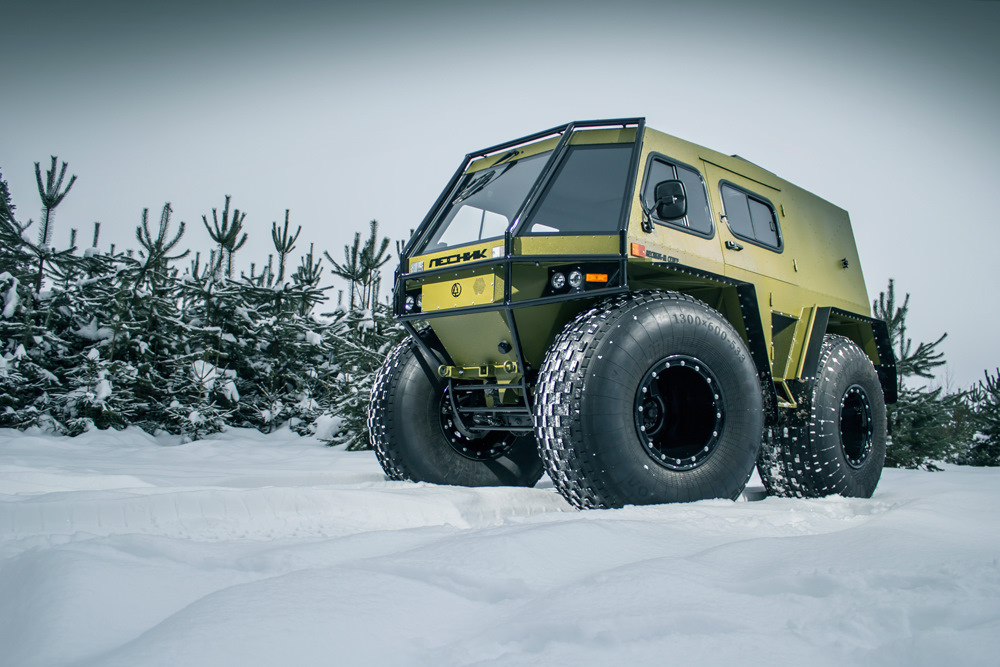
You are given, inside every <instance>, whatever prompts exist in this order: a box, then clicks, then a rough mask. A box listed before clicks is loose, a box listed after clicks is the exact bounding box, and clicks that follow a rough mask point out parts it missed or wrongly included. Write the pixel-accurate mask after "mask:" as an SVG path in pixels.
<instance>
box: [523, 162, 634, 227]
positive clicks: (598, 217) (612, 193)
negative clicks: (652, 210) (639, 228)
mask: <svg viewBox="0 0 1000 667" xmlns="http://www.w3.org/2000/svg"><path fill="white" fill-rule="evenodd" d="M631 162H632V144H595V145H579V146H570V147H569V150H568V151H567V153H566V157H565V158H563V160H562V162H561V164H560V165H559V169H558V170H557V171H556V174H555V177H554V178H553V179H552V181H551V182H550V183H549V185H548V186H547V187H546V189H545V192H544V193H542V196H541V199H540V201H539V203H538V206H535V207H534V211H533V212H532V213H531V217H530V218H529V219H528V222H527V223H526V224H525V230H524V231H523V232H520V233H523V234H554V233H561V234H601V233H604V234H606V233H608V232H614V231H617V230H618V222H619V220H620V219H621V216H622V206H623V205H624V202H625V186H626V184H627V183H628V176H629V166H630V164H631Z"/></svg>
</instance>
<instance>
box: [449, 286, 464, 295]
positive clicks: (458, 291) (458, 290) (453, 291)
mask: <svg viewBox="0 0 1000 667" xmlns="http://www.w3.org/2000/svg"><path fill="white" fill-rule="evenodd" d="M461 293H462V285H461V284H460V283H455V284H454V285H452V286H451V295H452V296H454V297H457V296H458V295H459V294H461Z"/></svg>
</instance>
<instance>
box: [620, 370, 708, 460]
mask: <svg viewBox="0 0 1000 667" xmlns="http://www.w3.org/2000/svg"><path fill="white" fill-rule="evenodd" d="M725 418H726V414H725V400H724V396H723V394H722V387H721V386H720V385H719V381H718V379H717V378H716V377H715V374H714V373H713V372H712V369H710V368H709V367H708V366H706V365H705V363H704V362H702V361H700V360H698V359H696V358H695V357H689V356H686V355H672V356H669V357H666V358H665V359H662V360H660V361H659V362H657V363H656V364H655V365H654V366H653V367H652V368H650V369H649V370H648V371H646V374H645V376H643V378H642V382H640V383H639V388H638V389H637V390H636V395H635V429H636V433H638V435H639V440H640V442H642V445H643V448H644V449H645V450H646V453H647V454H649V455H650V456H651V457H652V458H653V460H654V461H656V462H657V463H658V464H660V465H661V466H664V467H666V468H669V469H670V470H677V471H683V470H691V469H692V468H697V467H698V466H700V465H701V464H703V463H704V462H705V461H707V460H708V459H709V457H711V456H712V453H713V452H714V451H715V449H716V447H717V446H718V444H719V439H720V437H721V435H722V429H723V427H724V424H725Z"/></svg>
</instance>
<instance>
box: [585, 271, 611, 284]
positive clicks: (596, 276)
mask: <svg viewBox="0 0 1000 667" xmlns="http://www.w3.org/2000/svg"><path fill="white" fill-rule="evenodd" d="M587 282H588V283H606V282H608V274H606V273H588V274H587Z"/></svg>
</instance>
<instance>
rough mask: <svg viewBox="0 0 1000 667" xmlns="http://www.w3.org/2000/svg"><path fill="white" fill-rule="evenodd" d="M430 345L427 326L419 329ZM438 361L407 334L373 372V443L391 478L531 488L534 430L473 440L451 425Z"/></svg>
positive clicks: (536, 472)
mask: <svg viewBox="0 0 1000 667" xmlns="http://www.w3.org/2000/svg"><path fill="white" fill-rule="evenodd" d="M421 335H422V336H423V337H424V341H425V342H426V343H428V344H429V345H431V346H433V345H434V344H435V343H436V340H434V339H433V336H432V335H431V334H430V333H429V332H424V333H422V334H421ZM438 363H439V362H438V360H436V359H435V360H427V359H424V355H423V353H422V352H421V351H420V349H419V347H418V346H417V343H416V341H414V340H413V339H412V338H410V337H407V339H406V340H404V341H403V342H402V343H400V344H399V345H398V346H397V347H396V348H395V349H393V350H392V351H391V352H390V353H389V355H388V356H387V357H386V360H385V363H384V364H383V365H382V368H381V369H379V371H378V373H377V374H376V376H375V381H374V383H373V386H372V395H371V403H370V405H369V408H368V432H369V434H370V438H371V444H372V448H373V449H374V450H375V455H376V456H377V457H378V461H379V463H380V464H381V465H382V469H383V470H384V471H385V474H386V476H388V477H389V479H394V480H412V481H418V482H431V483H434V484H450V485H456V486H534V485H535V483H536V482H537V481H538V479H539V478H540V477H541V476H542V461H541V459H540V458H539V455H538V447H537V445H536V444H535V439H534V437H532V436H531V435H527V436H520V437H518V436H515V435H513V434H511V433H506V432H499V431H495V432H491V433H488V434H487V435H485V436H483V437H480V438H476V437H471V438H470V437H468V436H465V435H462V434H460V433H457V432H455V431H453V430H449V429H447V425H448V414H447V413H446V412H445V411H444V410H443V408H444V406H446V405H447V397H446V394H445V391H446V389H447V386H448V383H447V382H445V381H443V380H442V379H441V378H440V377H439V376H438V374H437V372H436V369H437V365H438Z"/></svg>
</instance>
